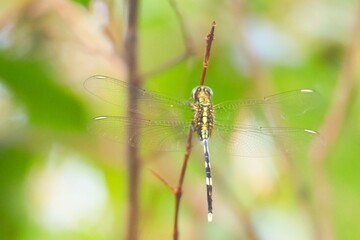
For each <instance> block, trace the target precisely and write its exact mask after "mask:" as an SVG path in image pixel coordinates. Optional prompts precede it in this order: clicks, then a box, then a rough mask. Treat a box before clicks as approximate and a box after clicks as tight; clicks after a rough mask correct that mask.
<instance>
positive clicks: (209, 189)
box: [202, 139, 213, 222]
mask: <svg viewBox="0 0 360 240" xmlns="http://www.w3.org/2000/svg"><path fill="white" fill-rule="evenodd" d="M202 142H203V145H204V160H205V172H206V194H207V203H208V221H209V222H211V221H212V215H213V213H212V210H213V208H212V178H211V166H210V156H209V145H208V139H204V140H203V141H202Z"/></svg>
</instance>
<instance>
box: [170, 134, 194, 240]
mask: <svg viewBox="0 0 360 240" xmlns="http://www.w3.org/2000/svg"><path fill="white" fill-rule="evenodd" d="M192 135H193V131H192V129H191V128H190V129H189V134H188V138H187V141H186V152H185V155H184V160H183V164H182V167H181V172H180V177H179V182H178V185H177V187H176V188H175V189H174V196H175V216H174V229H173V239H174V240H177V239H179V210H180V200H181V195H182V186H183V183H184V178H185V172H186V167H187V163H188V161H189V158H190V154H191V147H192V143H191V142H192Z"/></svg>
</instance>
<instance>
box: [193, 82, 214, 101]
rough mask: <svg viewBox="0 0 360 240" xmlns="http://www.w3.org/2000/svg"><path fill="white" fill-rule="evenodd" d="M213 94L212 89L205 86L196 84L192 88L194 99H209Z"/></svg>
mask: <svg viewBox="0 0 360 240" xmlns="http://www.w3.org/2000/svg"><path fill="white" fill-rule="evenodd" d="M213 95H214V93H213V91H212V89H211V88H210V87H207V86H198V87H196V88H194V89H193V90H192V98H193V99H194V100H195V101H201V100H203V99H211V98H212V96H213Z"/></svg>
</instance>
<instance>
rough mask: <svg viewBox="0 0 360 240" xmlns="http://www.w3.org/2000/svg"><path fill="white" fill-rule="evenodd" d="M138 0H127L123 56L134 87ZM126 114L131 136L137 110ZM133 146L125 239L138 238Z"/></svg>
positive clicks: (137, 167) (137, 79) (136, 168)
mask: <svg viewBox="0 0 360 240" xmlns="http://www.w3.org/2000/svg"><path fill="white" fill-rule="evenodd" d="M138 6H139V3H138V0H131V1H129V11H128V20H127V21H128V22H127V32H126V37H125V48H124V49H125V57H126V63H127V69H128V80H129V82H130V83H131V84H132V85H133V86H136V87H140V83H141V79H140V77H139V73H138V53H137V50H138V41H137V40H138V36H137V35H138V12H139V8H138ZM134 89H135V88H129V89H128V90H129V94H128V100H129V101H128V102H129V109H132V110H133V109H137V108H138V102H137V100H136V92H135V90H134ZM128 116H129V118H130V119H132V122H131V124H130V125H129V128H128V135H129V136H131V135H132V133H134V132H135V131H136V130H137V129H136V126H137V123H138V122H139V117H138V114H137V111H130V110H129V111H128ZM132 145H133V146H130V144H129V145H128V167H129V176H128V178H129V182H128V191H129V194H128V196H129V198H128V205H129V208H128V216H127V235H126V239H127V240H136V239H138V218H139V172H140V160H139V153H138V151H137V149H138V148H137V147H136V146H137V145H138V143H137V142H133V143H132ZM134 145H135V146H134Z"/></svg>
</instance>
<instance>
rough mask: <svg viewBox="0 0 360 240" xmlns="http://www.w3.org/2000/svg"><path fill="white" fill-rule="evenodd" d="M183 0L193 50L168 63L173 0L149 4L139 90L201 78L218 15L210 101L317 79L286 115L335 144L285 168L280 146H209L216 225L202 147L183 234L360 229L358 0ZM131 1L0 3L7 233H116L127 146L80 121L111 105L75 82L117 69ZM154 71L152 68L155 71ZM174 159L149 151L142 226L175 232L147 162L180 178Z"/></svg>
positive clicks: (324, 234) (0, 152)
mask: <svg viewBox="0 0 360 240" xmlns="http://www.w3.org/2000/svg"><path fill="white" fill-rule="evenodd" d="M177 5H178V10H179V11H180V13H181V16H182V19H183V23H184V24H185V26H186V29H187V31H188V33H189V37H190V39H191V43H192V45H191V46H192V49H193V50H195V54H193V55H189V56H187V57H186V58H185V59H184V60H183V61H181V62H179V63H178V64H175V65H173V66H171V67H164V68H162V66H164V64H166V63H167V62H168V61H169V60H171V59H173V58H176V57H178V56H181V55H182V54H183V53H184V51H185V50H186V44H185V43H184V41H183V36H182V32H181V27H180V23H179V21H178V19H177V17H176V14H175V10H174V8H173V7H172V6H171V4H170V2H168V1H159V0H153V1H143V2H142V3H141V11H140V13H139V16H140V19H139V25H140V29H139V59H140V69H141V73H143V74H147V73H149V75H146V76H147V77H146V79H145V81H146V82H145V83H144V88H146V89H151V90H153V91H157V92H161V93H164V94H166V95H171V96H173V97H175V98H179V99H188V98H189V97H190V92H191V89H192V88H193V87H195V86H197V85H198V83H199V79H200V74H201V69H202V56H203V52H204V47H205V41H204V37H205V36H206V34H207V33H208V32H209V30H210V26H211V22H212V21H213V20H216V22H217V27H216V31H215V41H214V43H213V48H212V52H211V59H210V66H209V69H208V75H207V80H206V84H207V85H209V86H211V87H212V89H213V90H214V92H215V96H216V98H215V101H218V102H220V101H223V100H231V99H238V98H247V97H263V96H267V95H271V94H274V93H278V92H283V91H289V90H293V89H300V88H309V89H314V90H316V91H318V92H319V93H320V94H321V95H322V97H323V101H322V103H321V104H320V106H319V107H318V108H317V109H316V111H313V112H312V113H310V114H306V115H304V116H300V117H299V118H297V119H291V120H290V121H289V122H287V123H286V124H287V125H290V126H295V127H306V128H311V129H316V130H320V132H321V134H322V136H323V138H324V140H325V141H326V142H327V143H328V145H327V147H325V148H322V149H319V148H316V147H314V148H313V152H311V150H310V147H309V150H308V151H309V153H304V154H303V156H301V157H300V156H296V157H297V158H298V159H296V161H295V163H294V164H293V165H292V164H290V166H289V163H286V161H282V160H281V159H274V158H269V159H257V158H250V159H244V158H241V159H239V158H236V157H233V156H229V155H224V156H223V157H220V158H213V159H212V167H213V169H214V171H215V172H214V175H215V177H214V209H215V210H214V221H213V222H212V223H210V224H209V223H208V222H207V220H206V210H207V208H206V199H205V179H204V169H203V162H202V161H203V160H202V157H201V155H198V154H193V155H192V157H191V158H190V162H189V166H188V171H187V173H186V177H185V183H184V193H183V199H182V202H181V208H180V219H179V220H180V229H179V231H180V238H181V239H276V240H280V239H358V238H360V229H359V227H358V221H359V219H360V209H359V207H358V206H359V203H360V177H359V172H360V161H359V155H360V148H359V143H360V134H359V133H360V124H359V123H360V121H359V120H360V119H359V116H360V115H359V113H360V111H359V109H360V102H359V95H358V94H357V93H358V91H359V89H358V86H357V82H358V80H359V69H360V68H359V62H358V59H359V57H358V52H359V43H358V42H359V41H357V40H359V38H358V35H359V31H360V27H359V26H360V25H359V23H358V22H359V16H358V15H359V13H360V12H359V11H358V2H357V1H352V0H348V1H342V0H327V1H326V0H320V1H308V0H306V1H285V0H278V1H265V0H255V1H241V0H228V1H205V0H201V1H189V0H185V1H179V2H178V4H177ZM126 7H127V3H124V2H119V1H68V0H52V1H35V0H27V1H25V0H22V1H20V0H15V1H6V0H2V1H0V179H1V180H0V186H1V187H0V216H1V217H0V239H29V240H30V239H31V240H32V239H124V236H125V233H126V226H127V225H126V214H127V183H126V182H127V167H126V148H125V147H124V146H123V145H121V144H118V143H114V142H110V141H107V140H105V139H102V138H98V137H97V136H94V135H92V134H90V133H88V131H87V130H86V129H87V125H88V123H89V121H90V120H91V118H92V117H94V116H97V115H101V114H104V112H106V111H109V112H112V111H116V109H115V108H114V106H106V104H104V102H102V101H100V100H99V99H96V98H94V97H93V96H92V95H91V94H89V93H87V92H86V90H85V89H84V88H83V82H84V80H85V79H87V78H88V77H89V76H92V75H95V74H103V75H107V76H112V77H115V78H118V79H126V76H127V75H126V65H125V63H124V60H123V58H122V55H123V53H124V49H123V38H124V32H125V31H126V21H125V19H126V15H127V14H126V12H127V10H126ZM154 69H160V71H158V72H157V74H151V72H152V71H153V70H154ZM174 90H175V91H174ZM336 103H337V104H336ZM314 104H317V103H314ZM314 149H315V150H314ZM322 153H324V154H323V156H320V157H319V156H317V155H321V154H322ZM182 158H183V153H169V154H168V153H163V154H158V155H154V154H153V155H151V153H150V154H149V153H147V154H146V155H144V156H143V158H142V160H143V162H144V164H143V166H142V171H141V184H140V186H141V187H140V192H141V194H140V205H141V206H140V215H139V218H140V227H139V234H140V239H171V236H172V226H173V215H174V197H173V195H172V193H171V191H169V189H168V188H167V187H165V186H164V184H163V183H161V182H160V181H159V180H158V179H157V178H156V177H154V176H153V175H152V174H151V173H150V171H149V169H155V170H156V171H157V172H159V174H161V175H162V176H163V177H164V178H166V179H167V180H168V181H169V183H170V184H171V185H173V186H175V185H176V183H177V178H178V174H179V172H180V167H181V162H182ZM216 169H217V170H216Z"/></svg>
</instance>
